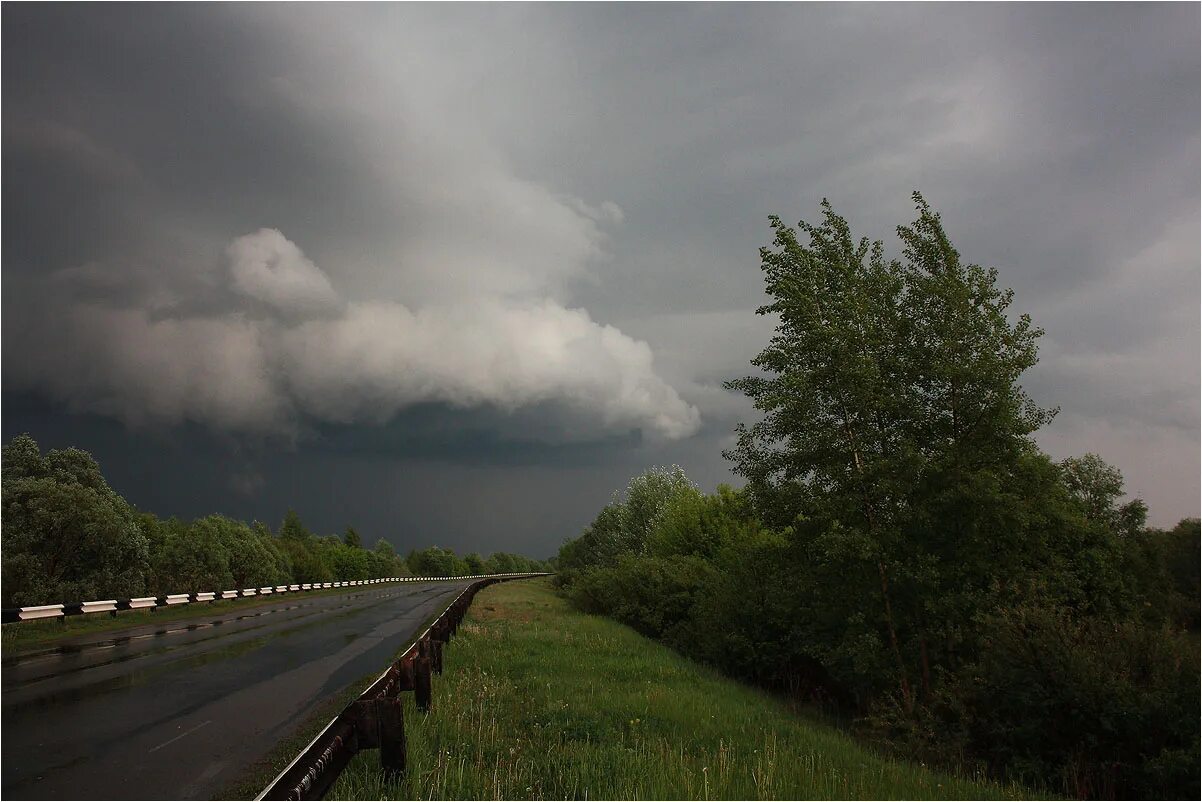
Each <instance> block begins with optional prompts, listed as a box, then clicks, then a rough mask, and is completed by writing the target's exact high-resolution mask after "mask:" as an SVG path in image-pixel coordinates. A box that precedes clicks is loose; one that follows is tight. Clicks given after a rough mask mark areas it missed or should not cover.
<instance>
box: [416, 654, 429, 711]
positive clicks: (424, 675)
mask: <svg viewBox="0 0 1202 802" xmlns="http://www.w3.org/2000/svg"><path fill="white" fill-rule="evenodd" d="M429 644H430V641H428V640H423V641H421V643H420V644H419V646H418V653H417V658H416V659H415V660H414V661H413V701H414V702H416V703H417V709H418V710H420V711H422V712H423V713H425V712H427V711H429V709H430V701H431V695H432V691H433V688H432V687H431V684H430V680H431V678H430V657H429V654H430V652H429V648H430V646H429Z"/></svg>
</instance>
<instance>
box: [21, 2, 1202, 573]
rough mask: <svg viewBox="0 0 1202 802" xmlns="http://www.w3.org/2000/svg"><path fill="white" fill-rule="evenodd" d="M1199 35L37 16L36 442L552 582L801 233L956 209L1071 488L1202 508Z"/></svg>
mask: <svg viewBox="0 0 1202 802" xmlns="http://www.w3.org/2000/svg"><path fill="white" fill-rule="evenodd" d="M1198 30H1199V7H1198V5H1197V4H1181V5H1166V4H1146V5H1143V4H1141V5H1131V6H1128V5H1118V4H1107V5H1083V4H1073V5H1071V6H1060V5H1051V4H1036V5H1028V4H1023V5H1008V6H997V5H992V4H991V5H946V4H940V5H938V6H930V5H904V4H888V5H864V4H852V5H836V6H828V5H811V4H805V5H672V6H657V5H650V4H647V5H620V6H619V5H611V6H604V5H576V4H572V5H563V6H541V5H509V4H504V5H487V6H478V5H469V6H461V5H434V6H428V5H420V6H415V5H408V4H404V5H374V4H373V5H352V4H336V5H311V4H302V5H293V4H263V5H225V4H220V5H186V6H184V5H172V6H164V5H158V6H143V5H139V6H136V7H134V6H116V5H107V4H106V5H95V6H56V5H49V4H30V5H14V4H6V5H5V7H4V9H3V27H2V31H3V54H2V58H3V415H2V423H3V430H4V436H5V438H6V439H7V438H8V437H11V436H12V435H13V434H15V433H17V432H21V431H29V432H31V433H32V434H33V435H34V436H35V437H36V438H38V440H39V441H40V442H41V443H42V444H43V446H45V447H61V446H65V445H77V446H80V447H82V448H86V449H88V450H90V451H92V452H93V453H94V454H95V455H96V456H97V458H98V459H99V460H100V461H101V464H102V466H103V467H104V469H105V472H106V474H107V475H108V476H109V478H110V480H111V481H112V483H113V484H114V486H115V487H116V488H117V489H118V490H120V491H121V492H122V493H123V494H125V495H126V496H127V497H128V498H129V499H130V500H131V501H133V502H134V503H135V504H137V505H138V506H140V507H142V508H145V509H149V510H153V511H155V512H157V513H159V514H160V515H172V514H176V515H180V516H184V517H193V516H197V515H203V514H207V513H210V512H223V513H226V514H230V515H233V516H237V517H241V518H247V519H250V518H259V519H262V520H265V521H268V522H269V523H271V524H273V525H274V524H276V523H278V521H279V520H280V519H281V517H282V516H283V514H284V511H285V510H286V509H287V508H288V507H290V506H291V507H294V508H296V509H297V510H298V512H299V513H300V514H301V516H302V519H303V520H305V521H306V522H307V523H308V524H309V525H310V526H311V527H313V528H315V529H317V530H319V531H322V532H332V531H336V530H341V528H342V527H343V526H345V525H346V524H348V523H353V524H355V525H356V526H357V527H358V528H359V529H360V531H362V532H363V533H364V535H365V538H366V539H368V540H374V539H375V538H377V537H387V538H389V539H390V540H391V541H392V542H393V543H394V544H396V545H397V546H398V548H409V547H411V546H423V545H429V544H435V543H436V544H439V545H444V546H452V547H454V548H456V549H461V550H466V549H477V550H481V551H484V552H489V551H494V550H505V551H523V552H526V553H529V554H532V555H535V556H546V555H549V554H551V553H553V552H554V550H555V548H556V547H557V545H558V544H559V543H560V542H561V541H562V540H563V539H564V538H565V537H567V536H574V535H576V534H577V533H578V532H579V530H580V528H581V527H582V526H583V525H584V524H585V523H587V522H588V521H589V520H590V519H591V518H592V517H593V515H594V514H595V513H596V511H597V509H599V507H600V506H601V505H602V504H604V503H605V502H606V500H607V499H608V497H609V494H610V493H611V491H612V490H614V489H615V488H618V487H620V486H623V485H624V484H625V482H626V480H627V478H628V477H629V476H631V475H633V474H635V473H638V472H640V471H641V470H643V469H644V468H646V467H649V466H651V465H658V464H672V463H678V464H680V465H682V466H683V467H684V468H685V469H686V471H687V472H688V473H689V475H690V476H691V477H692V478H693V479H694V480H695V481H697V482H698V483H699V484H700V485H701V486H702V487H704V488H706V489H712V487H713V486H714V485H715V484H717V483H718V482H721V481H733V480H734V477H732V476H731V474H730V472H729V469H728V465H727V463H726V462H725V461H724V460H723V458H722V457H721V450H722V449H723V448H724V447H727V446H729V445H730V444H731V441H732V430H733V427H734V425H735V423H736V422H737V421H739V420H750V419H752V416H753V414H754V413H753V410H752V409H751V407H750V405H749V404H748V403H747V402H746V401H745V400H744V399H742V398H741V397H739V396H736V395H733V394H731V393H729V392H727V391H725V390H724V389H722V382H723V380H725V379H728V378H732V377H734V376H738V375H742V374H744V373H746V372H747V371H748V370H749V366H748V361H749V360H750V359H751V358H752V357H753V356H754V355H755V354H756V353H757V351H758V350H759V349H760V348H761V347H763V345H764V344H766V342H767V338H768V337H769V336H770V334H771V321H768V320H765V319H763V318H759V317H757V316H756V315H755V314H754V310H755V308H756V307H757V306H758V305H759V304H760V303H762V302H763V299H764V296H763V292H762V282H761V279H760V272H759V259H758V254H757V250H758V248H759V247H760V246H761V245H765V244H767V243H768V241H769V238H770V234H769V229H768V227H767V217H768V215H770V214H779V215H781V216H782V217H783V218H785V219H786V220H787V221H791V222H793V221H796V220H799V219H808V220H812V219H815V218H816V217H817V214H818V203H819V201H820V200H821V199H822V198H823V197H828V198H830V200H831V201H832V202H833V203H834V204H835V207H836V209H837V210H838V211H839V212H840V213H842V214H843V215H844V216H846V217H847V218H848V219H849V220H850V221H851V223H852V226H853V229H854V230H855V231H856V232H857V233H862V234H867V235H869V236H872V237H873V238H883V239H885V240H886V243H887V245H889V246H890V247H893V246H894V244H895V242H896V240H895V238H894V236H893V234H892V232H893V229H894V227H895V226H896V225H898V224H899V223H906V222H909V221H910V220H912V219H913V208H912V203H911V201H910V197H909V196H910V192H911V191H912V190H915V189H918V190H921V191H922V192H923V194H924V195H925V196H926V198H927V200H928V201H929V202H930V203H931V205H932V206H933V207H934V208H936V209H937V210H939V211H940V212H941V213H942V215H943V218H944V222H945V225H946V227H947V230H948V232H949V234H950V236H951V238H952V241H953V242H954V243H955V244H956V246H957V247H958V248H959V250H960V251H961V254H962V255H963V256H964V258H965V259H967V260H968V261H972V262H977V263H981V264H985V265H991V266H995V267H997V268H998V270H999V271H1000V283H1001V284H1003V285H1006V286H1011V287H1013V288H1014V290H1015V304H1014V309H1015V310H1016V312H1028V313H1030V314H1031V315H1032V317H1033V318H1034V320H1035V323H1036V324H1038V325H1040V326H1042V327H1043V328H1044V329H1045V330H1046V336H1045V337H1044V338H1043V340H1042V347H1041V362H1040V364H1039V366H1038V367H1037V368H1036V369H1034V370H1032V371H1031V372H1030V374H1028V375H1027V376H1026V377H1025V379H1024V385H1025V386H1026V387H1027V389H1028V391H1029V392H1030V393H1031V395H1032V396H1033V397H1034V398H1035V400H1036V401H1037V402H1039V403H1041V404H1042V405H1044V406H1054V405H1059V406H1060V408H1061V413H1060V415H1059V417H1058V418H1057V419H1056V420H1055V421H1054V422H1053V423H1052V424H1051V425H1050V426H1049V427H1047V429H1046V430H1044V431H1043V432H1041V433H1040V434H1039V436H1038V440H1039V442H1040V444H1041V445H1042V446H1043V448H1045V449H1046V450H1047V451H1048V452H1049V453H1051V454H1052V455H1053V456H1055V457H1057V458H1060V457H1064V456H1069V455H1074V454H1077V455H1079V454H1082V453H1085V452H1087V451H1094V452H1097V453H1099V454H1101V455H1102V457H1103V458H1104V459H1106V460H1107V461H1109V462H1111V463H1113V464H1115V465H1117V466H1118V467H1119V468H1120V469H1121V470H1122V471H1123V473H1124V475H1125V477H1126V479H1127V485H1128V489H1129V490H1130V491H1131V493H1132V494H1135V495H1139V496H1141V497H1143V498H1144V499H1146V500H1147V502H1148V503H1149V505H1150V507H1151V520H1152V522H1153V523H1155V524H1159V525H1171V524H1172V523H1174V522H1175V521H1176V520H1177V519H1179V518H1181V517H1184V516H1196V515H1197V514H1198V512H1199V272H1200V265H1199V235H1200V232H1199V115H1200V109H1199V69H1200V64H1199V44H1198Z"/></svg>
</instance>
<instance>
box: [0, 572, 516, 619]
mask: <svg viewBox="0 0 1202 802" xmlns="http://www.w3.org/2000/svg"><path fill="white" fill-rule="evenodd" d="M526 576H539V575H538V574H518V573H511V574H476V575H473V576H390V577H383V578H378V579H352V580H347V581H342V582H305V583H302V584H292V585H273V586H268V587H262V588H242V589H241V590H222V591H216V590H211V591H201V592H194V593H174V594H170V595H167V596H144V597H142V598H138V599H105V600H103V601H88V602H76V603H74V604H42V605H36V606H33V607H7V608H5V609H3V610H0V623H4V624H10V623H14V622H17V621H38V620H44V619H47V618H57V619H59V620H65V619H66V617H67V616H72V615H90V614H92V613H108V614H109V615H111V616H112V617H114V618H116V617H117V613H118V612H120V611H121V610H150V611H151V612H153V611H155V610H157V609H158V608H160V607H175V606H176V605H180V604H196V603H198V602H214V601H221V600H224V599H240V598H246V597H248V596H268V595H271V594H275V593H303V592H305V591H313V590H327V589H330V588H351V587H360V586H363V585H378V584H383V583H387V582H447V581H460V580H464V579H517V578H521V577H526Z"/></svg>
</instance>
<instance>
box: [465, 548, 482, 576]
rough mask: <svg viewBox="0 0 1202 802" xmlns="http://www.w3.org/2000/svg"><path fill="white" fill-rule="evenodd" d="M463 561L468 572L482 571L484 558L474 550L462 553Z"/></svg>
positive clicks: (479, 572)
mask: <svg viewBox="0 0 1202 802" xmlns="http://www.w3.org/2000/svg"><path fill="white" fill-rule="evenodd" d="M463 562H464V563H465V564H466V565H467V572H468V573H469V574H473V575H474V574H482V573H484V558H483V557H481V556H480V555H479V554H477V553H476V552H474V551H473V552H469V553H468V554H465V555H463Z"/></svg>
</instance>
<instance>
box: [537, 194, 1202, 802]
mask: <svg viewBox="0 0 1202 802" xmlns="http://www.w3.org/2000/svg"><path fill="white" fill-rule="evenodd" d="M916 200H917V201H918V207H919V219H918V221H917V222H916V223H915V224H914V225H912V226H909V227H901V228H899V230H898V232H899V234H900V236H901V238H902V241H903V244H904V246H905V250H904V259H903V260H895V261H891V262H887V261H886V260H885V259H884V257H883V247H882V246H881V244H880V243H869V242H868V241H867V240H859V241H857V240H854V239H853V238H852V236H851V233H850V230H849V227H848V226H847V224H846V222H845V221H844V220H843V219H842V218H840V217H839V216H838V215H836V214H835V213H834V212H833V210H831V208H830V207H829V205H826V204H824V221H823V223H822V224H821V225H819V226H809V225H806V224H804V223H803V224H801V226H800V228H801V230H802V231H803V232H804V233H805V234H806V235H808V239H809V241H808V243H805V244H803V243H802V241H801V240H800V239H799V238H798V236H797V232H796V231H795V230H794V229H791V228H788V227H786V226H784V225H782V224H781V223H780V221H779V220H774V221H773V224H774V227H775V230H776V239H775V243H774V246H773V247H772V248H765V249H764V250H763V251H762V258H763V262H764V271H765V274H766V280H767V284H768V293H769V295H770V296H771V297H772V299H773V303H771V304H770V305H768V306H766V307H764V308H763V309H761V310H760V311H761V312H763V313H771V314H774V315H777V316H778V320H779V324H778V326H777V332H776V336H775V337H774V339H773V341H772V343H771V344H770V345H769V347H768V348H766V349H765V350H764V351H763V352H762V353H761V354H760V356H759V357H758V358H757V359H756V360H755V361H754V363H753V364H755V365H756V366H757V367H759V368H760V369H761V373H759V374H758V375H756V376H752V377H748V378H745V379H741V380H738V381H735V382H731V383H730V384H729V385H728V386H730V387H732V388H733V389H738V390H740V391H742V392H744V393H746V394H747V395H748V396H750V397H751V398H752V399H753V400H754V402H755V404H756V406H757V408H758V409H759V410H760V411H761V412H762V413H763V418H762V420H760V421H759V422H757V423H755V424H754V425H752V426H748V427H742V426H741V427H740V428H739V431H738V435H739V438H738V444H737V446H736V447H735V448H734V449H732V450H731V451H730V452H728V454H727V456H728V457H729V458H731V459H732V460H733V461H734V464H735V469H736V471H737V472H738V473H739V474H741V475H742V476H743V477H744V478H746V480H747V483H746V486H745V487H744V488H743V489H742V490H733V489H731V488H728V487H720V488H718V491H717V492H716V493H714V494H703V493H701V492H700V491H699V490H698V489H697V488H696V487H694V486H693V485H692V484H691V483H690V482H689V481H688V479H687V478H686V477H685V475H684V473H683V471H681V470H680V469H678V468H677V469H672V470H663V469H657V470H653V471H650V472H648V473H646V474H644V475H643V476H640V477H637V478H635V479H633V480H632V481H631V483H630V485H629V487H628V488H626V490H625V493H624V494H622V495H617V496H615V498H614V500H613V502H612V503H611V504H609V505H608V506H606V507H605V508H604V509H602V510H601V512H600V513H599V514H598V515H597V517H596V519H595V520H594V521H593V522H592V524H591V525H589V526H588V527H587V528H586V529H585V530H584V532H583V533H582V534H581V535H580V536H579V537H578V538H576V539H574V540H570V541H568V542H567V543H565V544H564V546H563V547H562V549H561V550H560V554H559V560H558V566H557V568H558V579H557V581H558V582H559V583H560V586H561V587H562V589H563V591H564V592H565V593H566V594H567V596H568V597H569V598H570V599H571V600H572V601H573V602H574V603H575V604H576V605H577V606H579V607H580V608H582V609H584V610H586V611H590V612H595V613H601V614H605V615H609V616H612V617H614V618H617V619H619V620H621V621H624V622H626V623H628V624H630V625H631V626H633V627H634V628H636V629H638V630H639V631H640V632H642V633H644V634H646V635H649V636H651V637H655V638H658V639H660V640H662V641H664V642H666V643H668V644H670V645H672V646H673V647H674V648H676V649H677V650H679V651H681V652H682V653H684V654H686V655H689V656H691V657H694V658H696V659H698V660H701V661H704V662H706V663H709V664H711V665H714V666H716V667H718V668H720V669H721V670H723V671H724V672H726V673H728V674H730V675H732V676H735V677H738V678H741V679H744V680H747V681H749V682H753V683H757V684H760V685H763V686H767V687H771V688H775V689H778V690H780V691H782V692H786V693H790V694H794V695H797V696H798V697H801V698H805V699H812V700H817V701H820V702H822V703H823V704H825V705H830V706H833V707H836V708H838V709H839V710H840V712H841V713H843V714H851V715H852V716H853V717H854V718H855V720H856V721H857V728H858V730H859V731H860V733H861V734H862V735H863V736H865V737H867V738H871V739H873V740H874V741H876V742H877V743H878V744H880V745H882V746H883V747H885V748H887V749H890V750H896V751H897V752H898V753H900V754H904V755H906V756H909V757H912V758H915V759H922V760H927V761H936V762H939V763H941V764H944V765H947V766H949V767H953V768H958V769H959V770H962V771H965V772H969V773H975V772H987V773H988V774H990V775H991V776H993V777H995V778H998V779H1002V780H1015V781H1019V782H1022V783H1025V784H1029V785H1032V786H1034V787H1037V788H1043V789H1046V790H1049V791H1052V792H1055V793H1064V794H1066V795H1069V796H1074V797H1081V798H1106V797H1119V798H1122V797H1145V798H1152V797H1156V798H1166V797H1167V798H1196V797H1197V796H1198V794H1199V717H1198V710H1199V659H1198V623H1199V622H1198V611H1199V559H1200V555H1199V522H1198V520H1197V519H1188V520H1184V521H1182V522H1181V523H1179V524H1178V525H1177V526H1176V527H1174V528H1173V529H1171V530H1169V531H1161V530H1157V529H1151V528H1148V527H1147V526H1146V513H1147V509H1146V507H1145V506H1144V504H1143V502H1142V501H1139V500H1138V499H1136V500H1133V501H1129V502H1126V503H1123V502H1122V499H1123V496H1124V493H1123V483H1122V477H1121V474H1120V473H1119V472H1118V470H1116V469H1115V468H1113V467H1111V466H1109V465H1107V464H1106V463H1105V462H1103V461H1102V460H1101V459H1100V458H1099V457H1097V456H1096V455H1092V454H1091V455H1086V456H1084V457H1081V458H1074V459H1069V460H1065V461H1063V462H1060V463H1056V462H1054V461H1053V460H1051V459H1050V458H1049V457H1048V456H1047V455H1045V454H1043V453H1042V452H1041V451H1040V450H1039V449H1038V448H1037V447H1036V446H1035V444H1034V441H1033V440H1032V439H1031V434H1032V433H1033V432H1034V431H1035V430H1036V429H1037V428H1039V426H1041V425H1042V424H1044V423H1046V422H1047V421H1048V420H1050V418H1051V416H1052V413H1051V412H1048V411H1044V410H1041V409H1039V408H1038V407H1036V406H1035V404H1034V403H1032V402H1031V400H1030V399H1029V398H1028V397H1027V396H1026V395H1025V394H1024V393H1023V391H1022V388H1021V387H1020V386H1019V385H1018V382H1017V380H1018V377H1019V376H1020V375H1021V374H1022V373H1023V372H1024V371H1025V370H1026V369H1027V368H1029V367H1031V366H1032V365H1033V364H1035V361H1036V349H1035V341H1036V339H1037V338H1038V336H1039V335H1040V333H1041V332H1040V331H1039V330H1038V329H1035V328H1033V327H1032V326H1031V324H1030V321H1029V319H1027V318H1026V317H1025V316H1023V317H1020V318H1019V320H1018V322H1017V323H1010V322H1009V319H1008V317H1007V315H1006V309H1007V306H1008V305H1009V303H1010V298H1011V296H1010V293H1009V292H1003V291H1000V290H998V289H997V288H996V287H995V280H996V273H995V272H994V271H992V270H988V271H987V270H983V269H981V268H979V267H977V266H975V265H965V264H963V263H961V261H960V258H959V254H958V253H957V252H956V251H955V249H954V248H952V246H951V244H950V242H949V241H948V239H947V237H946V235H945V233H944V231H943V228H942V225H941V223H940V221H939V218H938V216H937V215H935V214H934V213H932V212H931V211H930V210H929V209H927V207H926V205H925V204H924V203H923V202H922V200H921V198H920V197H917V196H916Z"/></svg>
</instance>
